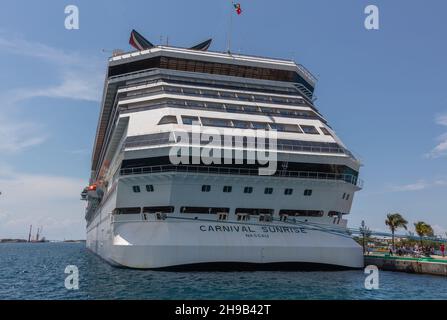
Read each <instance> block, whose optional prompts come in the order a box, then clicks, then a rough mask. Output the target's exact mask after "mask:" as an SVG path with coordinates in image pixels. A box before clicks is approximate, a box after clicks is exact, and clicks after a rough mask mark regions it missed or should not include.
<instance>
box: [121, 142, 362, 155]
mask: <svg viewBox="0 0 447 320" xmlns="http://www.w3.org/2000/svg"><path fill="white" fill-rule="evenodd" d="M174 144H176V143H175V141H171V140H170V139H160V138H158V139H142V140H139V141H129V142H126V148H138V147H146V146H159V145H174ZM191 146H196V145H191ZM243 147H244V148H250V145H247V144H244V145H243ZM254 147H255V146H253V148H254ZM258 148H259V146H258ZM265 148H266V149H269V148H270V144H269V143H268V142H266V143H265ZM275 150H279V151H299V152H312V153H330V154H337V153H338V154H346V155H348V156H351V157H352V158H354V156H353V155H352V153H351V152H350V151H349V150H347V149H344V148H337V147H317V146H300V145H295V144H289V143H277V144H276V149H275ZM354 159H355V158H354Z"/></svg>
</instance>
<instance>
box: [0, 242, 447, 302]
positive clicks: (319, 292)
mask: <svg viewBox="0 0 447 320" xmlns="http://www.w3.org/2000/svg"><path fill="white" fill-rule="evenodd" d="M67 265H76V266H77V267H78V270H79V289H78V290H67V289H66V288H65V285H64V283H65V278H66V277H67V276H68V275H67V274H65V273H64V271H65V267H66V266H67ZM0 271H1V272H0V299H3V300H5V299H8V300H9V299H442V300H444V299H447V278H445V277H439V276H429V275H414V274H405V273H397V272H386V271H381V272H380V274H379V289H378V290H367V289H365V287H364V282H365V277H366V275H365V274H364V273H363V271H341V272H160V271H147V270H146V271H140V270H131V269H122V268H115V267H112V266H110V265H109V264H107V263H106V262H104V261H103V260H101V259H100V258H99V257H97V256H96V255H94V254H92V253H90V252H89V251H88V250H87V249H86V248H85V245H84V244H80V243H44V244H26V243H25V244H0Z"/></svg>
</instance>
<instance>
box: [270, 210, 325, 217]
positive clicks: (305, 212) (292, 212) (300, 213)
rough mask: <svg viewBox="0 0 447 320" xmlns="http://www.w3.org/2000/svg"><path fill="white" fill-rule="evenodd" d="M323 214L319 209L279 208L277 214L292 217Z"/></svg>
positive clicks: (320, 215)
mask: <svg viewBox="0 0 447 320" xmlns="http://www.w3.org/2000/svg"><path fill="white" fill-rule="evenodd" d="M323 214H324V212H323V211H321V210H280V211H279V215H280V216H281V215H287V216H294V217H322V216H323Z"/></svg>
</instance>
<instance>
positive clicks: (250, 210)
mask: <svg viewBox="0 0 447 320" xmlns="http://www.w3.org/2000/svg"><path fill="white" fill-rule="evenodd" d="M273 211H274V210H273V209H264V208H236V211H235V212H236V214H249V215H252V216H258V215H260V214H270V215H273Z"/></svg>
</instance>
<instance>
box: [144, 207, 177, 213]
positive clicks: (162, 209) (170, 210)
mask: <svg viewBox="0 0 447 320" xmlns="http://www.w3.org/2000/svg"><path fill="white" fill-rule="evenodd" d="M158 212H161V213H173V212H174V207H173V206H162V207H144V208H143V213H158Z"/></svg>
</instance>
